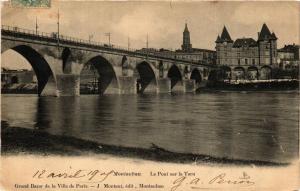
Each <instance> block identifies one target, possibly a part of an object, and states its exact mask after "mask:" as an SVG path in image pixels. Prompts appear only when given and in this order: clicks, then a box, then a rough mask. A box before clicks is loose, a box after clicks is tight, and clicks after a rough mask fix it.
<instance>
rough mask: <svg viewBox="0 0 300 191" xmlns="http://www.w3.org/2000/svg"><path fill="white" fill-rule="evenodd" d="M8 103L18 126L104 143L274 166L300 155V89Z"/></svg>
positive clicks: (10, 98) (5, 107)
mask: <svg viewBox="0 0 300 191" xmlns="http://www.w3.org/2000/svg"><path fill="white" fill-rule="evenodd" d="M1 99H2V100H1V101H2V105H1V109H2V120H5V121H7V122H8V123H9V124H10V125H11V126H18V127H24V128H35V129H38V130H40V131H46V132H49V133H51V134H58V135H67V136H74V137H77V138H82V139H87V140H92V141H96V142H99V143H104V144H111V145H120V146H127V147H142V148H149V147H150V146H151V143H154V144H156V145H158V146H160V147H163V148H165V149H167V150H170V151H174V152H183V153H195V154H206V155H211V156H215V157H228V158H232V159H246V160H250V159H251V160H264V161H272V162H289V161H291V160H292V159H295V158H297V155H298V121H299V119H298V99H299V96H298V93H297V92H284V93H283V92H280V93H279V92H220V93H200V94H181V95H170V94H166V95H104V96H97V95H82V96H80V97H59V98H57V97H40V98H39V97H37V96H35V95H2V97H1Z"/></svg>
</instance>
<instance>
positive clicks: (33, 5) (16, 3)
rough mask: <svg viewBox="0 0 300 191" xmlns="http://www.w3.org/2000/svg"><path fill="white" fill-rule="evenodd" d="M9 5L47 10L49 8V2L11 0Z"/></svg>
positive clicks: (43, 0)
mask: <svg viewBox="0 0 300 191" xmlns="http://www.w3.org/2000/svg"><path fill="white" fill-rule="evenodd" d="M11 5H12V6H13V7H25V8H48V7H50V6H51V0H11Z"/></svg>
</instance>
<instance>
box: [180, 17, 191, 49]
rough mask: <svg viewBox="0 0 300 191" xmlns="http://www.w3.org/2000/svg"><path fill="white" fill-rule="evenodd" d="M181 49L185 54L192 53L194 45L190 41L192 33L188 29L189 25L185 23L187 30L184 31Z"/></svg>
mask: <svg viewBox="0 0 300 191" xmlns="http://www.w3.org/2000/svg"><path fill="white" fill-rule="evenodd" d="M181 49H182V50H183V51H185V52H191V51H192V44H191V40H190V31H189V29H188V27H187V23H185V28H184V31H183V42H182V45H181Z"/></svg>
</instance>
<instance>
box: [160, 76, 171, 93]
mask: <svg viewBox="0 0 300 191" xmlns="http://www.w3.org/2000/svg"><path fill="white" fill-rule="evenodd" d="M170 92H171V80H170V79H169V78H159V79H157V93H170Z"/></svg>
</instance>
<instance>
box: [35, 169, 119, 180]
mask: <svg viewBox="0 0 300 191" xmlns="http://www.w3.org/2000/svg"><path fill="white" fill-rule="evenodd" d="M113 173H115V171H114V170H111V171H108V172H103V171H101V170H97V169H96V170H84V169H78V170H75V171H74V172H53V171H47V170H45V169H43V170H37V171H35V173H34V174H33V176H32V178H36V179H78V180H83V182H84V181H86V182H89V183H100V182H103V181H105V180H106V179H107V178H108V177H109V176H111V175H112V174H113Z"/></svg>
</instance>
